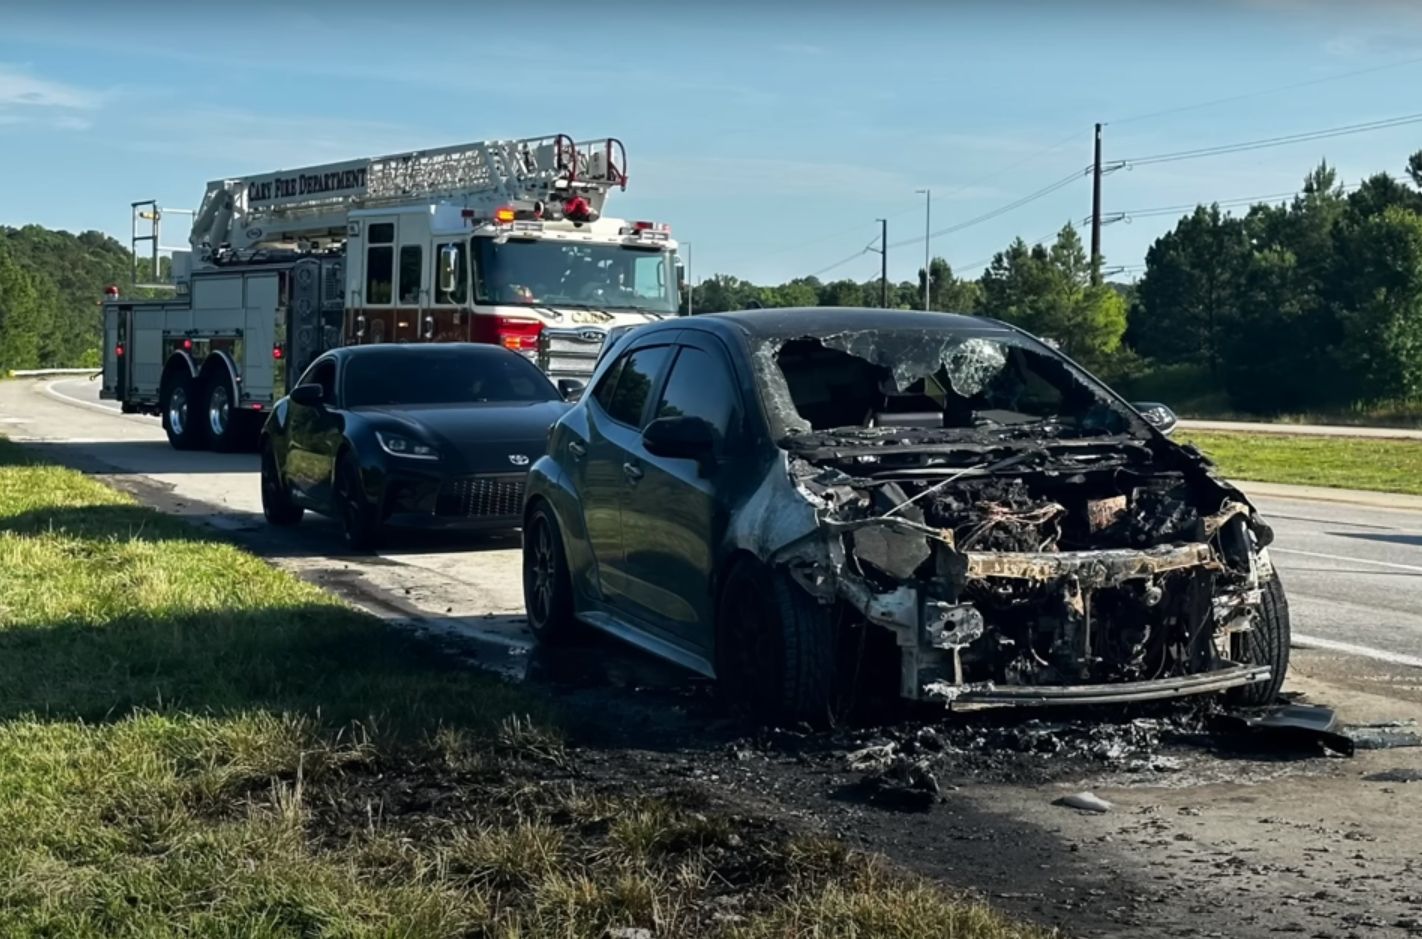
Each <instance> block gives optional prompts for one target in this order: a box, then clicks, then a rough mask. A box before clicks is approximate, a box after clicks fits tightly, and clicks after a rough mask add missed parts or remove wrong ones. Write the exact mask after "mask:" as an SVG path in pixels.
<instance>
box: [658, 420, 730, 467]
mask: <svg viewBox="0 0 1422 939" xmlns="http://www.w3.org/2000/svg"><path fill="white" fill-rule="evenodd" d="M642 446H644V447H646V448H647V452H648V453H650V454H652V455H654V456H665V457H670V458H672V459H674V460H698V461H699V460H704V459H706V458H708V457H710V456H711V455H712V454H713V453H714V452H715V450H716V431H715V429H714V428H712V426H711V424H710V423H709V422H708V421H706V420H705V419H704V418H700V417H659V418H657V419H656V420H654V421H652V423H650V424H648V425H647V427H646V429H645V430H643V431H642Z"/></svg>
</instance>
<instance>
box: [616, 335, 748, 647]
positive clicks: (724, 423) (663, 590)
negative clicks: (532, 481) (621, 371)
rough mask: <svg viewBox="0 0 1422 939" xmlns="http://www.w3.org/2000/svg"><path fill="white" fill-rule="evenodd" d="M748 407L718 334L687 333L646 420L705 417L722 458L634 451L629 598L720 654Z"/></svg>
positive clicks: (628, 519) (647, 614)
mask: <svg viewBox="0 0 1422 939" xmlns="http://www.w3.org/2000/svg"><path fill="white" fill-rule="evenodd" d="M744 415H745V410H744V407H743V405H742V400H741V393H740V383H739V382H738V381H737V379H736V373H735V370H734V368H733V365H732V362H731V359H730V357H729V356H728V355H727V353H726V350H725V348H724V347H723V346H722V345H721V343H720V341H719V340H717V339H715V338H714V337H712V336H694V335H691V334H688V333H683V341H682V344H681V345H680V346H679V347H678V349H677V351H676V358H675V359H674V360H673V362H672V364H671V370H670V372H669V373H668V375H667V378H666V381H665V382H664V383H663V385H662V388H661V391H660V394H659V395H658V397H657V401H656V405H655V407H654V408H653V410H652V413H651V415H650V416H649V418H648V422H650V421H651V420H655V419H657V418H660V417H677V416H688V417H699V418H702V419H703V420H705V421H707V422H708V423H709V424H710V425H711V426H712V428H713V429H714V432H715V436H716V438H717V441H718V443H717V454H716V457H715V458H714V459H711V460H707V461H704V462H701V461H697V460H690V459H675V458H669V457H661V456H655V455H653V454H651V453H648V452H647V451H646V449H645V448H644V447H643V446H642V445H641V438H640V436H639V437H638V439H637V442H636V444H635V446H634V447H633V448H632V454H631V456H630V462H631V464H632V465H633V466H634V467H635V468H636V472H634V473H632V474H630V477H629V482H628V485H627V495H626V497H625V498H624V500H623V504H622V550H623V556H624V559H625V560H624V565H625V567H626V574H627V576H626V581H627V582H626V596H627V600H628V602H629V604H630V605H631V607H632V609H633V612H634V613H635V615H637V616H638V617H639V618H641V619H645V620H647V621H648V622H652V623H655V624H657V625H659V626H661V627H662V628H664V629H665V630H666V631H668V632H669V633H672V634H673V635H675V636H676V637H677V638H678V639H680V640H682V641H683V642H684V643H686V644H687V645H689V646H692V647H694V648H700V649H704V650H710V649H711V648H712V623H713V622H714V619H715V616H714V613H715V611H714V609H713V605H714V599H713V597H712V595H711V582H712V576H713V573H714V570H715V564H716V546H717V545H718V544H720V542H721V540H722V536H723V535H724V532H725V527H726V524H727V518H728V508H727V504H728V500H729V499H730V498H731V494H730V492H729V491H728V485H729V484H732V483H733V479H732V474H731V473H730V472H729V469H730V467H731V465H732V461H733V459H734V457H735V455H736V453H737V452H738V451H739V450H740V449H741V448H742V447H744V446H745V445H746V443H747V441H746V436H745V434H744V433H743V431H742V427H743V425H744Z"/></svg>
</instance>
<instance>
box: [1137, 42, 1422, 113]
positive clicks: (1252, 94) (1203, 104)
mask: <svg viewBox="0 0 1422 939" xmlns="http://www.w3.org/2000/svg"><path fill="white" fill-rule="evenodd" d="M1418 62H1422V56H1417V57H1415V58H1410V59H1403V60H1401V61H1399V62H1389V63H1388V64H1386V65H1374V66H1371V67H1369V68H1360V69H1355V70H1354V71H1351V72H1340V73H1338V74H1336V75H1325V76H1323V77H1322V78H1311V79H1308V80H1307V81H1301V82H1293V83H1292V84H1288V85H1279V86H1277V87H1274V88H1264V89H1261V90H1259V91H1247V92H1245V93H1243V94H1238V95H1229V96H1228V97H1224V98H1215V99H1213V100H1210V101H1200V102H1197V103H1195V104H1185V105H1181V106H1179V107H1173V108H1165V109H1163V110H1160V111H1151V112H1149V113H1148V114H1134V115H1132V116H1130V117H1123V118H1118V119H1117V120H1114V121H1111V122H1110V125H1113V126H1114V125H1119V124H1129V123H1131V122H1133V121H1144V120H1147V119H1149V118H1153V117H1164V116H1166V115H1168V114H1182V113H1184V112H1186V111H1198V110H1200V109H1201V108H1211V107H1214V106H1215V105H1217V104H1232V103H1233V102H1235V101H1247V100H1249V99H1250V98H1260V97H1264V96H1265V95H1273V94H1278V93H1280V92H1284V91H1294V90H1295V89H1298V88H1309V87H1312V86H1313V85H1322V84H1324V83H1325V82H1332V81H1339V80H1341V79H1344V78H1352V77H1354V76H1356V75H1368V74H1371V73H1372V72H1381V71H1383V70H1384V69H1390V68H1401V67H1402V66H1404V65H1416V64H1417V63H1418Z"/></svg>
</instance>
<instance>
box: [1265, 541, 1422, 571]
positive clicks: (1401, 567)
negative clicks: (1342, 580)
mask: <svg viewBox="0 0 1422 939" xmlns="http://www.w3.org/2000/svg"><path fill="white" fill-rule="evenodd" d="M1269 553H1270V554H1297V555H1298V556H1299V557H1305V558H1323V559H1324V560H1326V561H1343V562H1346V563H1348V564H1371V565H1373V566H1374V567H1387V568H1391V569H1392V570H1396V571H1413V572H1415V573H1418V574H1422V567H1419V566H1418V565H1416V564H1394V563H1392V562H1391V561H1374V560H1371V559H1369V558H1355V557H1349V556H1347V555H1345V554H1324V553H1323V552H1321V551H1299V550H1297V549H1295V548H1279V547H1275V546H1274V545H1270V546H1269Z"/></svg>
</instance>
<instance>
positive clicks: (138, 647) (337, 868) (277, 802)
mask: <svg viewBox="0 0 1422 939" xmlns="http://www.w3.org/2000/svg"><path fill="white" fill-rule="evenodd" d="M0 806H3V807H4V821H3V824H0V935H3V936H6V937H29V936H35V937H38V936H65V937H70V936H74V937H160V936H211V937H278V936H280V937H288V936H290V937H297V936H300V937H309V936H370V937H411V939H415V937H420V939H423V937H443V936H451V937H453V936H489V937H495V936H497V937H508V939H515V937H518V939H528V937H544V936H546V937H554V936H559V937H582V936H600V935H602V934H603V933H604V932H605V931H606V929H607V928H608V927H610V926H639V927H646V928H650V929H653V930H654V931H655V934H656V935H657V936H725V937H745V939H761V937H764V939H770V937H782V936H806V937H808V936H816V937H845V939H849V937H867V936H878V935H893V936H898V937H904V939H915V937H925V939H926V937H930V936H954V937H960V939H979V937H985V939H1007V937H1019V936H1020V937H1026V936H1035V935H1038V933H1036V932H1035V931H1034V930H1032V929H1030V928H1027V927H1022V926H1019V925H1016V924H1013V923H1010V922H1007V921H1005V920H1003V919H1002V918H1001V917H999V916H997V915H996V914H994V913H992V912H991V911H990V910H988V909H987V908H986V907H984V906H982V905H981V904H979V903H976V902H972V901H969V900H965V899H962V898H959V897H956V896H954V895H951V894H949V893H946V892H944V891H943V890H941V889H939V888H937V887H934V886H931V885H929V884H927V883H925V882H922V881H919V880H917V879H914V878H911V877H908V876H906V875H904V874H902V873H900V872H897V871H895V870H893V869H891V868H890V867H888V866H887V865H885V864H884V863H882V862H880V861H878V860H875V859H873V858H868V857H864V856H860V855H856V854H852V853H850V852H847V851H846V850H845V849H844V848H843V847H841V846H839V845H837V844H835V843H830V842H819V841H813V840H805V839H802V838H799V837H797V836H794V835H791V834H788V833H787V832H785V831H784V830H783V829H781V828H779V827H778V826H777V825H775V824H772V823H770V822H767V821H765V820H764V819H759V818H752V817H743V816H737V815H732V814H729V813H728V812H727V810H725V809H723V808H718V807H717V806H713V805H709V804H707V803H706V801H705V799H704V798H703V797H701V796H699V795H697V794H696V793H681V792H675V791H673V792H670V793H648V794H638V793H635V792H626V791H621V790H617V789H611V788H608V787H600V786H598V785H595V784H593V783H591V782H589V781H588V780H587V778H586V777H585V776H584V775H583V774H580V773H579V772H578V770H577V767H576V766H575V756H574V751H573V750H572V749H570V748H569V746H568V745H567V742H566V741H565V740H564V739H563V735H562V734H561V733H560V732H559V730H558V714H557V712H556V708H554V707H553V706H552V705H551V704H550V702H549V701H548V700H547V699H544V698H542V697H540V696H538V695H537V694H536V693H535V692H534V691H533V690H531V689H528V688H523V687H518V686H512V685H509V684H506V683H503V682H501V681H499V680H497V679H496V678H494V677H492V676H489V675H485V674H481V673H479V672H476V671H471V670H468V669H463V668H458V667H455V666H453V665H451V664H450V662H449V660H448V659H446V658H443V657H440V656H438V655H437V654H435V653H434V652H433V651H431V650H429V649H428V648H426V647H425V646H423V645H421V644H420V643H418V642H417V641H415V640H413V639H411V638H409V637H407V636H406V635H404V634H403V633H400V632H398V631H396V630H393V629H390V628H387V627H385V626H384V625H382V624H381V623H379V622H378V621H377V620H374V619H373V618H370V617H367V616H365V615H363V614H361V613H358V612H355V611H353V610H351V609H349V608H347V607H345V606H343V605H341V604H340V603H338V602H337V601H335V600H334V599H332V598H330V597H329V596H327V595H326V594H323V593H322V592H320V591H319V590H317V589H316V588H314V587H312V586H309V585H307V584H304V583H302V582H300V581H298V580H296V579H294V578H292V577H290V576H288V575H286V574H284V573H281V572H278V571H276V570H275V569H273V568H271V567H269V566H267V565H266V564H264V563H263V562H261V561H260V560H259V559H257V558H254V557H252V556H250V555H247V554H245V553H243V552H241V551H239V550H237V549H236V548H234V547H232V546H230V545H227V544H224V543H220V542H216V541H212V540H209V539H207V538H205V537H203V536H202V535H200V534H199V533H198V532H197V530H196V529H193V528H190V527H188V526H186V525H185V524H183V523H181V522H179V521H177V520H174V519H170V518H167V517H164V516H161V515H159V514H157V513H154V512H151V511H149V510H147V509H144V508H142V507H139V506H136V505H134V504H133V503H132V502H131V501H130V500H129V499H127V498H126V497H125V496H122V495H120V494H117V493H115V492H113V491H112V490H109V489H107V488H105V487H104V486H102V485H100V484H98V483H96V482H94V481H93V480H90V479H88V478H86V477H84V476H82V475H80V474H77V473H74V472H71V471H68V470H63V469H58V468H55V467H52V466H44V465H35V464H31V463H29V462H27V461H26V459H25V458H24V456H23V453H22V452H21V451H20V450H18V449H17V448H15V447H14V446H12V445H10V444H8V443H6V442H5V441H3V440H0Z"/></svg>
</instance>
